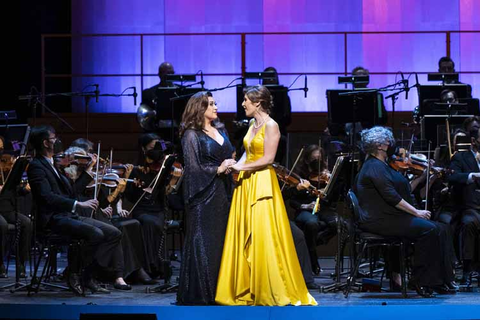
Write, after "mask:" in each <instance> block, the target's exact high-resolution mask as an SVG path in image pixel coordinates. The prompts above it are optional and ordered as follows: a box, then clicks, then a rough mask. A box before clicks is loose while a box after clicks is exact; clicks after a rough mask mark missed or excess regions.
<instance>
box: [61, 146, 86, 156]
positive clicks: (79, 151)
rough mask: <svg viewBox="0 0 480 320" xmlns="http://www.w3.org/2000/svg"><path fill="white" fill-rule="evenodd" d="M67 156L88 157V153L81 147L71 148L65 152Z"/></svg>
mask: <svg viewBox="0 0 480 320" xmlns="http://www.w3.org/2000/svg"><path fill="white" fill-rule="evenodd" d="M64 153H65V154H82V155H86V154H87V152H86V151H85V150H84V149H82V148H80V147H70V148H68V149H67V150H65V152H64Z"/></svg>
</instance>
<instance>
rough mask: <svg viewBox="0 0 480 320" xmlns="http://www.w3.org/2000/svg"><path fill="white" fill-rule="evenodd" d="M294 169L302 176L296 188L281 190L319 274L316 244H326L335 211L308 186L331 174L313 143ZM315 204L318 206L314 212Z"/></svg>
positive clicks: (315, 271)
mask: <svg viewBox="0 0 480 320" xmlns="http://www.w3.org/2000/svg"><path fill="white" fill-rule="evenodd" d="M293 171H294V172H295V173H297V174H298V175H299V176H300V177H302V178H303V179H302V180H301V181H300V183H299V184H298V185H297V186H296V187H294V188H289V190H287V191H286V192H284V198H285V200H287V199H288V200H290V206H291V207H292V208H293V209H294V210H295V219H294V220H295V223H296V224H297V226H298V227H299V228H300V229H301V230H302V231H303V233H304V234H305V240H306V243H307V247H308V252H309V255H310V261H311V263H312V270H313V273H315V274H317V275H318V274H319V273H320V265H319V263H318V256H317V246H318V245H320V244H327V243H328V241H329V240H330V239H331V238H332V237H333V236H335V234H336V228H337V225H336V219H335V211H334V210H333V209H332V208H330V206H329V205H328V204H327V203H324V202H320V203H318V204H317V196H315V195H313V194H311V193H310V192H308V189H309V187H310V186H311V185H313V186H314V187H316V186H318V185H319V184H318V181H321V183H322V185H321V187H325V184H326V182H327V181H328V179H329V177H330V172H329V171H328V169H327V163H326V161H325V153H324V151H323V149H322V148H321V147H319V146H318V145H315V144H312V145H309V146H307V147H305V149H304V151H303V153H302V155H301V157H300V159H299V161H298V165H297V167H296V168H294V170H293ZM309 177H310V178H312V181H310V180H309ZM322 179H323V181H322ZM315 180H316V181H315ZM315 207H317V208H319V209H318V210H316V211H315V212H314V211H313V210H314V208H315Z"/></svg>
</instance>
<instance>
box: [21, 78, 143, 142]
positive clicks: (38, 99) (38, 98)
mask: <svg viewBox="0 0 480 320" xmlns="http://www.w3.org/2000/svg"><path fill="white" fill-rule="evenodd" d="M91 86H95V87H96V85H91ZM128 89H134V87H128V88H127V89H125V90H124V91H123V92H122V93H120V94H112V93H105V94H99V91H98V90H95V91H82V92H57V93H49V94H45V95H43V94H41V93H37V94H29V95H24V96H19V97H18V100H35V102H34V104H33V108H34V124H35V123H36V107H37V104H40V105H41V106H42V107H43V109H44V110H47V111H48V112H50V113H51V114H52V115H53V116H55V117H56V118H57V119H58V120H59V121H60V122H61V123H62V124H63V125H65V126H66V127H68V128H69V129H70V130H72V131H75V129H74V128H73V127H72V126H71V125H70V124H69V123H68V122H67V121H66V120H65V119H63V118H62V117H61V116H60V115H59V114H58V113H56V112H54V111H53V110H52V109H50V108H49V107H48V106H47V105H46V104H45V103H44V102H43V100H44V99H45V98H48V97H84V98H85V129H86V136H87V139H88V133H89V117H88V115H89V105H90V99H91V98H95V100H96V101H98V97H134V98H136V92H135V89H134V92H133V93H128V94H126V93H125V91H127V90H128Z"/></svg>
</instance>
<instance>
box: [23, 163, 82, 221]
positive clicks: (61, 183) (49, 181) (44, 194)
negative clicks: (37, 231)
mask: <svg viewBox="0 0 480 320" xmlns="http://www.w3.org/2000/svg"><path fill="white" fill-rule="evenodd" d="M57 172H58V171H57ZM27 174H28V182H29V184H30V187H31V188H32V194H33V198H34V200H35V202H36V204H37V219H38V222H37V223H38V227H39V228H42V229H43V228H44V227H45V226H47V224H49V223H50V222H51V220H52V218H53V217H76V216H77V214H76V213H72V209H73V205H74V203H75V196H76V194H78V192H76V191H75V190H76V189H77V190H79V189H82V188H85V186H86V184H88V182H89V181H90V180H91V177H90V176H89V175H88V174H86V173H84V174H82V176H81V178H79V179H78V180H77V181H78V183H76V185H75V187H74V186H73V185H71V184H70V182H69V180H68V179H67V177H65V176H64V175H63V174H61V173H60V172H59V175H57V174H56V173H55V171H54V169H53V168H52V166H51V165H50V163H49V162H48V161H47V159H45V158H44V157H42V156H39V157H36V158H34V159H33V160H32V161H31V162H30V165H29V166H28V170H27ZM89 177H90V178H89Z"/></svg>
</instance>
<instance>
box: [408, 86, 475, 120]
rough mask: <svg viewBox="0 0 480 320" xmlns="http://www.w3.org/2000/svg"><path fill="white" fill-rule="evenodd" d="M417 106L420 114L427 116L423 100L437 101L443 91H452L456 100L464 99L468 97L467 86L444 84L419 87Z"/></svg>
mask: <svg viewBox="0 0 480 320" xmlns="http://www.w3.org/2000/svg"><path fill="white" fill-rule="evenodd" d="M417 90H418V105H419V106H420V114H421V115H426V114H429V113H428V112H429V110H428V109H425V108H426V106H425V100H427V99H430V100H437V101H438V99H439V98H440V95H441V93H442V91H443V90H450V91H454V92H455V93H456V94H457V97H458V99H466V98H470V97H469V86H468V85H467V84H444V85H441V84H440V85H419V86H418V89H417Z"/></svg>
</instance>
